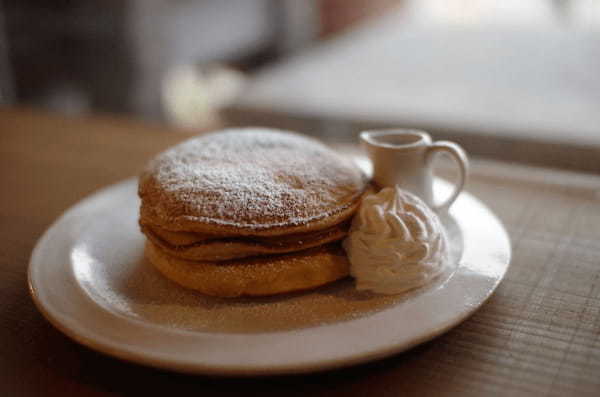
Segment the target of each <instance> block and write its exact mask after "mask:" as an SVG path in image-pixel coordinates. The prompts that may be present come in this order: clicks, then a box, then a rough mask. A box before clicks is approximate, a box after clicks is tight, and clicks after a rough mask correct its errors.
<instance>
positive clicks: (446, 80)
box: [0, 0, 600, 172]
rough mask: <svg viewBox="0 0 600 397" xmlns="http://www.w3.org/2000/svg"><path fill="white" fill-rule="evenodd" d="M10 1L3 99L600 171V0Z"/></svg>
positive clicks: (2, 37) (2, 18)
mask: <svg viewBox="0 0 600 397" xmlns="http://www.w3.org/2000/svg"><path fill="white" fill-rule="evenodd" d="M0 7H1V8H0V94H1V95H0V101H1V104H2V106H27V107H35V108H41V109H46V110H48V111H51V112H57V113H61V114H65V115H73V116H76V115H87V114H120V115H125V116H128V117H134V118H139V119H145V120H152V121H155V122H156V121H158V122H160V123H165V124H168V125H171V126H176V127H181V128H182V129H185V130H189V129H200V128H203V129H204V128H210V127H211V126H223V125H248V124H260V125H269V126H276V127H284V128H292V129H295V130H299V131H302V132H306V133H311V134H314V135H318V136H320V137H323V138H324V139H326V140H329V141H335V142H352V141H354V140H355V137H356V134H357V133H358V132H359V131H360V130H361V129H365V128H376V127H389V126H409V127H416V128H422V129H426V130H428V131H430V132H432V133H433V134H434V135H435V136H436V137H437V138H448V139H455V140H459V141H460V142H461V144H463V146H465V147H466V148H467V149H468V150H469V151H471V152H472V153H474V154H476V155H483V156H491V157H496V158H502V159H505V160H511V161H523V162H532V163H536V164H544V165H554V166H560V167H566V168H573V169H579V170H583V171H591V172H599V170H600V149H599V148H600V1H596V0H528V1H519V0H503V1H495V0H304V1H294V0H228V1H217V0H212V1H211V0H204V1H203V0H128V1H125V0H119V1H117V0H107V1H90V0H77V1H67V0H55V1H51V2H49V1H41V0H37V1H36V0H19V1H18V0H5V1H3V2H2V3H1V5H0ZM0 133H1V132H0ZM532 145H533V146H532ZM531 147H535V149H536V150H535V151H533V152H532V150H531ZM565 153H568V155H565Z"/></svg>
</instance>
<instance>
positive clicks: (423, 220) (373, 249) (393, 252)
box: [343, 186, 448, 294]
mask: <svg viewBox="0 0 600 397" xmlns="http://www.w3.org/2000/svg"><path fill="white" fill-rule="evenodd" d="M343 246H344V249H345V250H346V253H347V254H348V258H349V260H350V274H351V275H352V276H353V277H354V278H356V288H357V289H358V290H371V291H374V292H377V293H382V294H397V293H400V292H404V291H407V290H409V289H412V288H416V287H420V286H422V285H425V284H427V283H429V282H430V281H431V280H433V279H434V278H435V277H437V276H439V275H440V274H441V273H442V272H443V271H444V268H445V266H446V264H447V262H448V260H447V257H448V249H447V242H446V236H445V233H444V229H443V226H442V224H441V222H440V220H439V218H438V216H437V215H436V214H435V213H434V212H433V211H432V210H431V209H430V208H429V207H428V206H427V204H425V203H424V202H423V201H422V200H421V199H419V198H418V197H416V196H415V195H413V194H411V193H408V192H406V191H404V190H402V189H400V188H399V187H398V186H396V187H395V188H390V187H387V188H384V189H382V190H381V191H380V192H379V193H377V194H372V195H369V196H367V197H365V198H364V199H363V202H362V204H361V207H360V209H359V210H358V213H357V214H356V215H355V217H354V220H353V221H352V227H351V228H350V233H349V235H348V237H347V238H346V239H345V240H344V242H343Z"/></svg>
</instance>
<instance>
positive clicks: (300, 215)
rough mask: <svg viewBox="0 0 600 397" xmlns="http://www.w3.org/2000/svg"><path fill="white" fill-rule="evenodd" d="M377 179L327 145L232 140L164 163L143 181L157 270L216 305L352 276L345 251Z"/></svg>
mask: <svg viewBox="0 0 600 397" xmlns="http://www.w3.org/2000/svg"><path fill="white" fill-rule="evenodd" d="M368 190H369V184H368V180H367V178H366V177H365V176H364V174H363V173H362V172H361V171H360V170H359V168H358V167H357V166H356V165H355V164H353V163H352V162H351V161H350V160H348V159H346V158H344V157H342V156H340V155H338V154H337V153H336V152H334V151H332V150H331V149H329V148H327V147H326V146H325V145H323V144H321V143H320V142H318V141H316V140H314V139H310V138H307V137H304V136H301V135H297V134H294V133H289V132H286V131H280V130H271V129H265V128H243V129H231V130H225V131H222V132H219V133H213V134H208V135H203V136H200V137H196V138H192V139H190V140H188V141H185V142H183V143H181V144H179V145H177V146H175V147H173V148H171V149H169V150H167V151H165V152H163V153H161V154H160V155H158V156H157V157H156V158H155V159H154V160H153V161H151V163H150V164H149V166H148V167H147V168H146V170H145V171H144V172H143V173H142V175H141V176H140V181H139V188H138V193H139V196H140V198H141V206H140V219H139V223H140V227H141V230H142V232H143V233H144V234H145V235H146V237H147V239H148V241H147V245H146V255H147V257H148V259H149V260H150V262H151V263H152V264H154V266H155V267H156V268H157V269H158V270H159V271H160V272H162V273H163V274H164V275H165V276H166V277H168V278H170V279H171V280H173V281H175V282H177V283H179V284H181V285H183V286H185V287H188V288H192V289H195V290H198V291H201V292H203V293H205V294H208V295H215V296H223V297H227V296H241V295H272V294H278V293H283V292H289V291H296V290H302V289H308V288H313V287H316V286H319V285H322V284H325V283H328V282H331V281H334V280H337V279H339V278H342V277H345V276H347V275H348V271H349V265H348V261H347V259H346V255H345V253H344V251H343V250H342V248H341V246H340V244H339V241H340V240H342V239H343V238H344V237H345V236H346V235H347V233H348V227H349V224H350V220H351V218H352V216H353V214H354V213H355V212H356V210H357V209H358V207H359V205H360V202H361V199H362V197H363V196H364V195H366V194H367V193H368Z"/></svg>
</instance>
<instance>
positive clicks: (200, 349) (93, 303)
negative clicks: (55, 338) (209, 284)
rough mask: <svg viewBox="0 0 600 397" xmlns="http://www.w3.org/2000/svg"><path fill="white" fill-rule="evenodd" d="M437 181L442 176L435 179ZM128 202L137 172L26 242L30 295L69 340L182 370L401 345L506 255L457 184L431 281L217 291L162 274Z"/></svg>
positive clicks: (470, 297)
mask: <svg viewBox="0 0 600 397" xmlns="http://www.w3.org/2000/svg"><path fill="white" fill-rule="evenodd" d="M437 188H438V189H441V190H444V189H445V188H447V186H446V184H445V183H444V182H442V181H438V183H437ZM138 205H139V202H138V199H137V196H136V181H134V180H127V181H125V182H122V183H119V184H117V185H114V186H111V187H108V188H106V189H104V190H102V191H100V192H98V193H96V194H94V195H92V196H90V197H88V198H86V199H84V200H83V201H82V202H80V203H79V204H77V205H76V206H74V207H73V208H71V209H70V210H68V211H67V212H66V213H65V214H64V215H63V216H62V217H61V218H60V219H59V220H58V221H56V223H55V224H54V225H53V226H52V227H51V228H50V229H49V230H48V231H47V232H46V233H45V234H44V236H43V237H42V238H41V239H40V241H39V242H38V244H37V246H36V248H35V249H34V251H33V254H32V257H31V263H30V266H29V285H30V290H31V294H32V296H33V299H34V301H35V303H36V304H37V306H38V308H39V309H40V311H41V312H42V313H43V314H44V316H45V317H46V318H47V319H48V320H49V321H50V322H51V323H52V324H54V325H55V326H56V327H57V328H58V329H60V330H61V331H62V332H64V333H65V334H67V335H68V336H70V337H71V338H73V339H74V340H76V341H78V342H80V343H82V344H84V345H86V346H89V347H90V348H92V349H96V350H98V351H101V352H104V353H106V354H109V355H112V356H115V357H119V358H122V359H126V360H130V361H134V362H137V363H141V364H146V365H150V366H154V367H160V368H165V369H170V370H175V371H181V372H190V373H205V374H221V375H258V374H281V373H300V372H308V371H315V370H323V369H329V368H335V367H342V366H347V365H351V364H356V363H360V362H365V361H369V360H374V359H378V358H382V357H385V356H389V355H391V354H394V353H398V352H401V351H403V350H406V349H408V348H410V347H412V346H415V345H417V344H419V343H422V342H425V341H427V340H429V339H431V338H433V337H435V336H437V335H439V334H441V333H443V332H445V331H447V330H448V329H450V328H451V327H453V326H455V325H457V324H458V323H460V322H461V321H463V320H464V319H465V318H466V317H467V316H469V315H470V314H471V313H473V312H474V311H475V310H476V309H477V308H478V307H479V306H481V304H483V303H484V302H485V300H486V299H487V298H488V297H489V296H490V295H491V293H492V292H493V291H494V289H495V288H496V287H497V286H498V284H499V283H500V281H501V280H502V277H503V276H504V274H505V272H506V269H507V268H508V265H509V262H510V252H511V251H510V244H509V240H508V237H507V234H506V232H505V231H504V229H503V227H502V225H501V224H500V222H499V221H498V220H497V219H496V217H495V216H494V215H493V214H492V212H491V211H490V210H489V209H487V208H486V207H485V206H484V205H483V204H482V203H480V202H479V201H478V200H476V199H475V198H474V197H472V196H471V195H469V194H467V193H463V194H461V196H460V197H459V199H458V200H457V201H456V203H455V204H454V205H453V207H452V210H451V213H450V216H449V217H446V218H445V219H443V222H444V225H445V227H446V229H447V231H448V234H449V239H450V245H451V247H452V253H451V257H452V266H450V269H449V271H448V272H447V274H444V275H443V276H442V277H441V278H440V279H438V280H437V281H436V282H435V283H433V284H432V285H430V286H427V287H424V288H421V289H418V290H415V291H412V292H409V293H407V294H403V295H397V296H378V295H374V294H367V293H360V292H357V291H355V290H354V288H353V284H352V281H351V280H344V281H340V282H337V283H334V284H332V285H329V286H325V287H322V288H319V289H317V290H314V291H310V292H304V293H295V294H289V295H284V296H280V297H271V298H259V299H234V300H227V299H215V298H209V297H205V296H202V295H201V294H198V293H195V292H193V291H188V290H185V289H183V288H181V287H179V286H177V285H175V284H173V283H171V282H170V281H168V280H166V279H164V278H163V277H162V276H161V275H160V274H158V273H157V272H156V271H155V270H154V269H153V268H152V266H150V265H148V264H147V263H146V262H145V260H144V258H143V252H142V249H143V244H144V238H143V236H142V234H141V233H140V232H139V230H138V226H137V216H138Z"/></svg>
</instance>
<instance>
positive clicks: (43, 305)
mask: <svg viewBox="0 0 600 397" xmlns="http://www.w3.org/2000/svg"><path fill="white" fill-rule="evenodd" d="M134 183H136V179H135V178H129V179H126V180H124V181H121V182H119V183H116V184H112V185H109V186H107V187H104V188H102V189H100V190H98V191H96V192H94V193H92V194H90V195H89V196H87V197H85V198H84V199H82V200H81V201H79V202H78V203H76V204H75V205H73V206H72V207H70V208H69V209H68V210H67V211H65V212H64V213H63V214H62V215H61V216H60V217H59V218H58V219H57V220H56V221H54V222H53V223H52V224H51V226H50V227H49V228H48V229H47V230H46V231H45V232H44V234H43V235H42V236H41V237H40V238H39V240H38V241H37V242H36V245H35V247H34V249H33V251H32V254H31V258H30V262H29V268H28V288H29V292H30V295H31V297H32V299H33V301H34V303H35V305H36V307H37V308H38V310H39V311H40V312H41V313H42V315H43V316H44V317H45V318H46V319H47V320H48V321H49V322H50V323H51V324H52V325H53V326H54V327H56V328H57V329H58V330H59V331H61V332H62V333H63V334H65V335H67V336H68V337H70V338H71V339H73V340H74V341H76V342H77V343H80V344H82V345H84V346H87V347H89V348H91V349H93V350H96V351H99V352H101V353H104V354H107V355H109V356H114V357H117V358H119V359H122V360H125V361H129V362H134V363H138V364H143V365H147V366H151V367H155V368H160V369H166V370H172V371H177V372H183V373H190V374H206V375H213V376H214V375H217V376H260V375H278V374H300V373H308V372H317V371H323V370H329V369H336V368H342V367H347V366H352V365H356V364H359V363H364V362H368V361H373V360H377V359H381V358H384V357H388V356H390V355H393V354H397V353H400V352H402V351H405V350H408V349H410V348H412V347H414V346H416V345H419V344H421V343H424V342H426V341H428V340H431V339H433V338H435V337H437V336H439V335H441V334H443V333H445V332H447V331H448V330H450V329H451V328H453V327H454V326H456V325H458V324H460V323H461V322H463V321H464V320H465V319H466V318H468V317H469V316H471V315H472V314H473V313H474V312H475V311H476V310H477V309H478V308H480V307H481V306H482V305H483V304H484V303H485V302H486V301H487V300H488V299H489V298H490V297H491V296H492V295H493V293H494V291H495V290H496V288H497V287H498V285H499V284H500V282H501V281H502V279H503V278H504V276H505V274H506V272H507V270H508V268H509V266H510V261H511V255H512V252H511V245H510V239H509V237H508V234H507V232H506V230H505V228H504V227H503V225H502V223H501V222H500V220H499V219H498V218H497V217H496V215H495V214H494V213H493V212H492V211H491V210H490V209H489V208H488V207H487V206H485V204H483V203H482V202H481V201H480V200H478V199H477V198H475V196H473V195H472V194H470V193H468V192H463V193H461V195H460V196H459V199H458V200H457V202H456V203H455V204H454V206H453V209H451V211H450V213H451V214H452V213H453V212H454V213H455V212H458V211H459V210H460V207H461V206H467V207H468V205H469V203H470V204H471V205H473V204H475V205H477V206H479V208H480V209H481V210H483V212H484V213H485V215H486V217H487V221H488V222H492V223H493V224H494V226H495V229H496V232H498V233H499V234H498V236H497V237H498V238H499V241H498V244H497V245H498V247H500V246H502V247H500V248H503V257H502V258H498V259H497V261H498V262H505V263H503V264H502V269H499V272H498V273H497V275H496V277H494V278H493V281H492V282H491V284H490V285H489V286H488V288H487V291H486V293H485V294H484V295H483V296H481V297H480V298H479V300H478V301H477V302H475V303H473V304H472V305H471V306H468V307H467V309H465V310H463V311H462V312H461V313H459V315H458V316H454V317H452V318H451V319H450V320H449V321H445V322H442V323H440V324H439V325H438V327H436V328H435V329H429V330H428V331H427V332H423V333H422V335H421V336H420V337H418V338H413V339H412V340H411V341H410V343H406V342H405V343H399V344H396V345H387V346H384V347H383V348H379V349H375V350H371V351H363V352H360V351H359V352H351V353H348V354H346V355H340V356H337V357H335V358H331V359H320V360H318V361H312V362H311V361H310V360H309V361H307V362H301V363H299V364H294V363H293V362H292V363H290V362H288V363H284V364H282V363H280V364H277V365H273V364H270V365H269V364H267V365H264V366H259V365H256V364H252V363H250V364H244V363H243V362H242V363H240V364H237V365H232V364H231V363H230V364H228V365H221V366H219V365H215V364H214V363H213V364H205V363H203V362H202V358H201V357H200V358H199V359H198V360H197V361H190V360H187V361H186V360H178V359H177V358H173V357H160V355H155V354H154V355H153V354H152V352H148V351H143V350H142V351H139V350H136V349H131V348H129V349H128V348H124V347H123V346H122V345H118V344H116V343H114V342H111V341H110V340H107V341H103V340H98V338H96V337H93V336H91V335H89V334H86V332H85V331H83V332H82V330H81V328H79V329H77V327H73V324H69V321H70V320H69V319H65V318H64V317H61V312H60V310H58V309H57V308H56V307H52V305H51V304H50V303H49V302H48V301H45V300H44V298H42V297H41V296H40V293H41V292H42V290H43V288H44V284H43V281H41V280H40V279H39V277H38V276H39V275H38V273H37V272H39V271H40V269H41V268H43V263H44V261H43V258H42V257H43V256H44V255H43V254H44V253H45V252H44V250H52V249H54V250H58V248H57V247H54V248H52V245H49V244H50V242H51V240H52V238H53V237H55V238H56V236H55V235H56V234H57V233H58V232H59V231H60V228H61V227H62V225H66V224H67V223H68V222H69V218H70V217H71V216H72V214H76V213H77V212H78V211H79V210H81V209H82V208H83V209H84V208H85V207H86V206H89V205H91V204H93V203H94V202H95V201H97V200H101V199H106V196H110V195H111V193H113V194H114V192H115V191H118V190H119V189H124V188H127V187H128V186H130V185H131V184H134ZM457 208H458V209H457ZM453 218H454V220H455V221H456V223H457V225H458V227H459V228H460V229H461V232H463V234H464V230H463V226H464V222H461V221H460V218H459V217H456V216H453ZM463 238H464V241H463V244H464V245H465V247H466V245H467V240H466V238H465V237H464V236H463ZM70 243H71V245H72V242H70ZM68 245H69V243H68V244H67V246H68ZM465 251H466V249H463V258H464V255H465ZM463 258H461V259H460V261H461V262H462V260H463ZM67 262H68V261H67ZM460 266H462V264H459V267H460ZM46 287H47V286H46ZM74 287H79V286H78V285H74ZM88 299H89V302H87V304H88V305H89V306H95V307H97V309H101V310H105V311H106V309H104V308H101V307H100V305H98V304H96V303H95V302H93V301H92V300H91V299H90V298H89V297H88ZM59 309H60V308H59ZM387 310H390V309H384V311H387ZM106 314H107V315H111V314H110V313H109V312H108V311H106ZM112 315H114V314H112ZM374 315H377V313H375V314H374ZM372 316H373V315H371V316H365V318H369V317H372ZM121 321H125V322H128V323H137V326H141V327H146V328H148V324H146V323H144V322H143V321H141V320H138V319H133V318H126V317H125V316H121ZM350 321H358V320H350ZM363 321H364V318H363ZM337 324H339V323H337ZM150 325H153V324H150ZM153 326H156V324H154V325H153ZM327 326H329V325H328V324H324V325H318V326H315V327H310V328H322V327H327ZM150 328H151V327H150ZM174 331H175V330H174ZM178 331H179V332H180V333H187V334H191V336H198V335H204V336H206V335H214V334H219V333H213V334H211V333H203V332H196V331H189V330H178ZM299 331H303V330H302V329H301V330H299ZM297 332H298V331H297V330H290V331H278V332H268V333H261V334H259V335H273V334H284V335H285V334H288V335H289V334H291V333H297ZM175 333H177V332H175ZM220 335H221V337H222V336H223V335H225V334H223V333H221V334H220ZM226 335H227V336H226V337H229V338H231V337H232V335H234V334H226ZM242 335H243V334H242ZM252 335H254V334H252Z"/></svg>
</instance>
